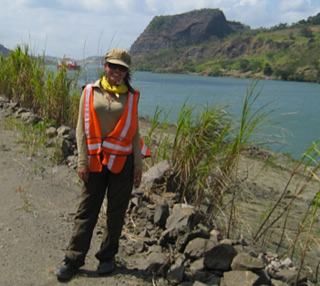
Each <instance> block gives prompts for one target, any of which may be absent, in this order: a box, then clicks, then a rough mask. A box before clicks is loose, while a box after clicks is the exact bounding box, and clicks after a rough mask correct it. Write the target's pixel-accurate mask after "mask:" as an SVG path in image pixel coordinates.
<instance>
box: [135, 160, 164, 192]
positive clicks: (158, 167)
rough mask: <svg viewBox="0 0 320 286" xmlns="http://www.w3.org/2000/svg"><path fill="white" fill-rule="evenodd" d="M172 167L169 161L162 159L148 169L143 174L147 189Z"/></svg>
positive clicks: (143, 181)
mask: <svg viewBox="0 0 320 286" xmlns="http://www.w3.org/2000/svg"><path fill="white" fill-rule="evenodd" d="M169 169H170V165H169V163H168V161H166V160H164V161H161V162H159V163H157V164H155V165H154V166H152V167H151V168H150V169H149V170H148V171H146V172H145V173H144V174H143V176H142V182H141V183H142V186H143V187H144V188H146V189H150V188H151V187H152V184H153V183H154V182H155V181H156V180H157V179H160V178H162V177H163V174H164V173H165V172H166V171H167V170H169Z"/></svg>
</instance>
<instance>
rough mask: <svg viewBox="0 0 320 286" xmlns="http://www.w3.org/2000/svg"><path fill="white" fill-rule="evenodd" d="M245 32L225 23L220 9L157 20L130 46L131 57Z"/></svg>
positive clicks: (161, 17)
mask: <svg viewBox="0 0 320 286" xmlns="http://www.w3.org/2000/svg"><path fill="white" fill-rule="evenodd" d="M244 29H246V27H245V26H243V25H242V24H240V23H237V22H230V21H227V20H226V17H225V15H224V14H223V12H222V11H220V10H219V9H202V10H194V11H191V12H188V13H184V14H180V15H173V16H156V17H154V18H153V20H152V21H151V22H150V24H149V25H148V26H147V28H146V29H145V30H144V32H143V33H142V34H141V35H140V36H139V37H138V38H137V40H136V41H135V42H134V43H133V45H132V46H131V49H130V52H131V54H132V56H133V57H135V56H138V55H146V54H150V53H153V52H155V51H161V50H165V49H169V48H172V47H174V48H179V47H185V46H190V45H195V44H200V43H203V42H206V41H209V40H213V39H215V38H216V39H220V38H223V37H225V36H227V35H228V34H230V33H234V32H236V31H241V30H244Z"/></svg>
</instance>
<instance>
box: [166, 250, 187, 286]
mask: <svg viewBox="0 0 320 286" xmlns="http://www.w3.org/2000/svg"><path fill="white" fill-rule="evenodd" d="M184 261H185V257H184V256H182V255H180V256H178V257H177V258H176V259H175V263H174V264H173V265H172V266H171V267H170V269H169V271H168V273H167V279H168V280H169V281H170V282H171V283H175V284H179V283H181V282H182V280H183V277H184V271H185V266H184V264H183V263H184Z"/></svg>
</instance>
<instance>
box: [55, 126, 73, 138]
mask: <svg viewBox="0 0 320 286" xmlns="http://www.w3.org/2000/svg"><path fill="white" fill-rule="evenodd" d="M70 130H71V128H70V127H68V126H60V127H59V128H58V130H57V132H58V136H61V137H65V136H68V135H69V132H70Z"/></svg>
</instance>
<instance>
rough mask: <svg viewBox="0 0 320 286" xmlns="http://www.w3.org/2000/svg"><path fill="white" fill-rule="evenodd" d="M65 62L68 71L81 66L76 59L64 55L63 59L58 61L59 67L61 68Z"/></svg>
mask: <svg viewBox="0 0 320 286" xmlns="http://www.w3.org/2000/svg"><path fill="white" fill-rule="evenodd" d="M64 64H65V65H66V68H67V70H68V71H73V70H79V69H80V68H81V66H79V65H78V64H77V62H76V61H73V60H71V59H69V58H66V57H63V59H61V60H59V61H58V65H57V69H58V70H60V69H61V68H62V66H63V65H64Z"/></svg>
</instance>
